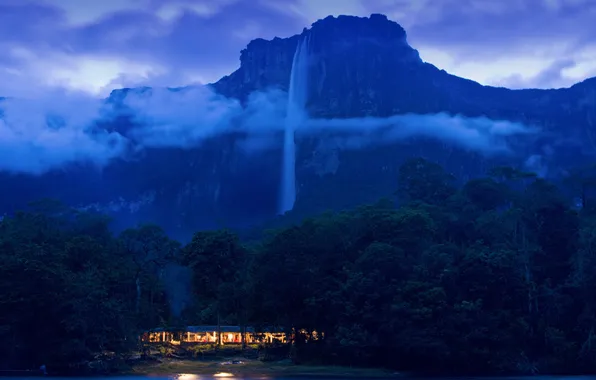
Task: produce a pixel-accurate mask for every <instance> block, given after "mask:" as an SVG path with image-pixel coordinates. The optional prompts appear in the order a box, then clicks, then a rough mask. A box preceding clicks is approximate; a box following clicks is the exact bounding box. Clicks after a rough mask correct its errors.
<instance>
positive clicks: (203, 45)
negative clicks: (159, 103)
mask: <svg viewBox="0 0 596 380" xmlns="http://www.w3.org/2000/svg"><path fill="white" fill-rule="evenodd" d="M87 3H88V2H82V1H78V0H28V1H22V0H3V1H2V2H1V4H0V49H2V51H3V53H4V54H3V56H2V57H0V95H3V96H14V95H17V94H29V92H30V91H34V90H35V91H39V89H38V88H39V87H55V86H66V87H69V88H71V89H78V90H84V91H87V92H91V93H94V94H101V95H106V94H107V93H109V91H110V90H112V89H114V88H118V87H119V86H120V85H122V86H133V85H135V86H137V85H139V86H140V85H149V86H153V85H159V86H163V85H168V86H182V85H186V84H190V83H196V82H201V83H209V82H214V81H216V80H217V79H219V78H220V77H221V76H223V75H226V74H229V73H230V72H232V71H233V70H235V69H236V68H237V67H238V64H239V61H238V57H239V52H240V50H241V49H243V48H244V47H245V46H246V45H247V43H248V42H249V41H250V40H251V39H254V38H256V37H262V38H267V39H269V38H273V37H275V36H279V37H287V36H290V35H293V34H296V33H299V32H300V31H301V30H302V28H303V27H305V26H308V25H309V24H310V23H312V22H313V21H315V20H317V19H319V18H322V17H325V16H327V15H329V14H335V15H337V14H340V13H343V14H346V13H348V14H353V15H358V16H368V15H370V13H373V12H374V13H386V14H387V15H388V16H389V17H390V19H393V20H395V21H396V22H399V23H400V24H402V26H404V28H405V29H406V30H407V32H408V36H409V41H410V43H411V44H412V45H413V46H414V47H415V48H417V49H418V50H419V51H420V53H421V57H422V58H423V59H424V60H426V61H430V62H431V63H433V64H435V65H436V66H438V67H440V68H442V69H445V70H447V71H449V72H452V73H453V74H456V75H459V76H463V77H466V78H470V79H473V80H477V81H479V82H481V83H483V84H500V83H502V82H503V81H507V80H508V79H507V78H511V77H515V76H519V78H520V80H521V83H524V85H528V86H530V87H541V86H542V84H541V83H540V82H536V81H533V80H532V78H533V77H535V76H537V75H538V74H539V73H540V72H541V71H543V70H546V69H547V68H548V67H549V66H551V65H553V64H555V62H556V61H557V60H559V59H560V57H566V58H567V59H571V60H573V61H574V62H576V66H575V67H574V68H573V69H567V70H564V71H563V72H562V73H561V80H560V81H558V82H557V83H559V82H560V83H561V85H565V86H568V85H571V84H573V83H574V82H577V81H580V80H583V79H585V78H586V76H589V75H594V74H596V71H595V70H596V63H595V62H596V46H595V43H594V41H595V40H596V29H594V28H593V27H592V24H593V20H594V17H595V15H596V4H595V3H594V2H593V1H589V0H510V1H505V2H504V1H501V0H457V1H456V0H366V1H365V0H341V1H340V0H326V1H320V0H287V1H285V2H284V3H283V7H282V6H280V5H279V4H280V3H279V2H278V1H273V0H221V1H213V0H211V1H209V0H103V1H100V2H92V3H93V4H87ZM214 39H216V40H217V43H214ZM23 52H28V53H26V54H23ZM47 68H50V70H47Z"/></svg>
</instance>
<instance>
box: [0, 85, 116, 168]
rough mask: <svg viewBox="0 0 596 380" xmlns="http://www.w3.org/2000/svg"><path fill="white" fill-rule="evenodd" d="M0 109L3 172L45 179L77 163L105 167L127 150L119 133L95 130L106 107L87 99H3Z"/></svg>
mask: <svg viewBox="0 0 596 380" xmlns="http://www.w3.org/2000/svg"><path fill="white" fill-rule="evenodd" d="M0 110H1V115H2V117H1V118H0V170H4V171H10V172H27V173H32V174H41V173H43V172H46V171H48V170H51V169H57V168H61V167H63V166H65V165H67V164H72V163H81V162H83V163H92V164H94V165H97V166H103V165H105V164H107V163H108V162H109V161H110V160H111V159H113V158H115V157H118V156H120V155H121V154H122V153H123V152H124V149H125V147H126V141H125V140H124V138H123V137H122V136H121V135H119V134H118V133H116V132H107V131H105V130H97V129H94V128H93V122H94V121H96V120H99V119H101V118H102V114H103V112H104V108H103V103H102V102H100V101H99V100H98V99H95V98H91V97H89V96H87V95H85V94H80V93H77V94H75V93H66V92H58V93H46V94H45V95H44V96H43V97H37V98H29V99H3V100H2V101H1V102H0Z"/></svg>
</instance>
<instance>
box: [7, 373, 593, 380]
mask: <svg viewBox="0 0 596 380" xmlns="http://www.w3.org/2000/svg"><path fill="white" fill-rule="evenodd" d="M5 378H6V379H14V380H17V379H19V380H23V379H28V380H36V379H39V378H40V377H5ZM51 378H52V379H58V380H222V379H223V380H239V379H254V380H259V379H264V377H259V376H256V377H250V376H246V377H244V376H234V375H232V374H231V373H230V374H228V373H225V372H220V373H214V374H213V375H203V374H202V375H195V374H172V375H137V376H93V377H51ZM304 378H308V379H309V380H328V379H329V377H326V376H316V375H313V376H308V377H304V376H300V377H292V376H287V377H285V376H284V377H266V379H267V380H297V379H304ZM333 378H334V379H335V380H344V379H346V380H347V379H352V380H354V379H367V378H366V377H354V376H349V377H340V376H337V377H336V376H334V377H333ZM387 378H388V379H389V378H393V379H403V380H405V379H414V378H410V377H408V376H399V375H398V376H388V377H387ZM531 378H532V380H593V379H594V377H592V376H548V375H544V376H532V377H531ZM415 379H417V380H422V379H423V378H420V377H416V378H415ZM432 379H433V380H456V379H462V380H528V377H527V376H512V377H460V376H454V377H444V378H440V377H438V378H432Z"/></svg>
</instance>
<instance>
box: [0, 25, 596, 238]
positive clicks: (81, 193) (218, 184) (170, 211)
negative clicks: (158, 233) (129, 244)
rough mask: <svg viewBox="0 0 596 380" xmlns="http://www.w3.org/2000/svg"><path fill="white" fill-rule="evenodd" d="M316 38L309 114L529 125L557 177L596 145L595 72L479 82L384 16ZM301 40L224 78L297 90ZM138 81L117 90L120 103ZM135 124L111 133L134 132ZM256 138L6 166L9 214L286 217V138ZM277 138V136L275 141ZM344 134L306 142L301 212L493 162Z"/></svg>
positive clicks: (244, 90) (201, 223) (220, 85)
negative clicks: (425, 163) (33, 167)
mask: <svg viewBox="0 0 596 380" xmlns="http://www.w3.org/2000/svg"><path fill="white" fill-rule="evenodd" d="M307 33H308V34H310V56H311V59H312V64H311V70H310V72H309V78H310V79H309V80H310V82H309V86H308V88H309V100H308V104H307V109H308V112H309V114H310V115H311V116H313V117H317V118H332V117H361V116H389V115H394V114H405V113H419V114H431V113H440V112H444V113H447V114H452V115H455V114H460V115H464V116H469V117H477V116H483V115H484V116H487V117H489V118H494V119H506V120H511V121H519V122H524V123H528V124H533V125H536V126H539V127H540V128H541V129H543V130H545V131H546V132H547V133H546V134H545V135H544V136H545V137H543V138H541V139H538V140H536V141H532V142H531V144H517V143H516V141H513V142H512V143H513V144H514V145H515V144H517V145H515V148H516V149H517V151H516V153H517V156H516V157H514V158H513V160H514V162H515V163H518V164H521V163H523V162H524V161H528V158H532V160H529V161H531V163H532V164H534V165H536V164H539V165H540V167H541V168H542V167H547V168H548V170H549V172H557V171H560V170H563V169H564V168H565V167H566V166H567V165H570V164H572V163H574V162H576V163H577V162H578V161H580V160H587V159H589V157H591V155H592V152H593V151H594V150H595V148H596V134H595V132H594V127H595V126H596V125H595V124H596V79H589V80H586V81H584V82H582V83H578V84H576V85H575V86H572V87H571V88H568V89H559V90H509V89H505V88H494V87H487V86H482V85H480V84H478V83H476V82H473V81H470V80H467V79H463V78H459V77H456V76H453V75H450V74H448V73H447V72H445V71H443V70H439V69H438V68H436V67H435V66H433V65H431V64H429V63H425V62H423V61H422V60H421V59H420V57H419V55H418V52H417V51H416V50H415V49H413V48H412V47H410V46H409V45H408V43H407V38H406V32H405V31H404V29H403V28H402V27H401V26H399V25H398V24H397V23H395V22H392V21H389V20H387V18H386V17H384V16H382V15H372V16H371V17H370V18H358V17H348V16H340V17H338V18H333V17H328V18H326V19H324V20H320V21H317V22H316V23H314V24H313V25H312V28H310V29H305V30H304V31H303V33H302V34H303V35H305V34H307ZM299 40H300V36H293V37H290V38H286V39H280V38H275V39H273V40H271V41H265V40H262V39H257V40H254V41H252V42H251V43H250V44H249V45H248V46H247V48H246V49H244V50H243V51H242V52H241V57H240V60H241V65H240V68H239V69H238V70H237V71H235V72H234V73H232V74H230V75H229V76H226V77H224V78H222V79H221V80H220V81H218V82H217V83H215V84H213V87H214V89H216V91H218V92H220V93H221V94H223V95H225V96H228V97H235V98H238V99H240V100H245V99H246V98H247V96H248V95H249V94H250V93H251V92H252V91H255V90H264V89H268V88H274V87H276V88H281V89H283V90H286V91H287V89H288V84H289V79H290V72H291V66H292V59H293V56H294V52H295V50H296V46H297V44H298V42H299ZM141 90H142V91H146V90H147V89H128V90H120V91H115V92H114V93H113V94H112V97H111V99H112V101H114V102H118V101H119V99H120V98H121V97H122V94H123V93H124V92H125V91H141ZM126 127H127V121H126V120H125V119H123V120H120V121H118V123H116V124H115V125H114V126H113V128H116V129H119V130H125V129H126ZM245 138H246V136H239V135H227V136H220V137H217V138H214V139H212V140H211V141H209V142H207V143H204V144H202V145H201V146H199V147H197V148H194V149H190V150H183V149H160V150H149V151H146V152H144V153H143V154H142V155H140V156H135V157H134V159H127V160H119V161H115V162H114V163H112V164H111V165H110V166H108V167H107V168H105V169H104V170H103V171H101V172H100V171H98V170H95V169H93V168H90V167H85V166H79V165H73V166H71V167H67V168H64V169H61V170H59V171H55V172H52V173H48V174H46V175H44V176H42V177H30V176H25V175H12V174H6V173H0V183H1V184H2V195H3V196H2V197H1V199H0V212H1V211H11V210H12V209H14V208H15V207H21V206H23V205H24V204H25V203H26V202H28V201H30V200H35V199H38V198H41V197H45V196H49V197H54V198H59V199H62V200H65V201H67V202H69V203H71V204H73V205H78V206H85V205H86V206H89V205H94V206H96V207H98V208H100V209H102V210H110V212H112V213H113V214H114V216H115V218H116V219H117V220H118V221H119V223H120V225H122V226H123V225H129V224H131V223H136V222H139V221H155V222H158V223H159V224H161V225H163V226H164V227H166V229H167V230H168V231H169V232H171V233H172V234H174V236H176V237H182V238H185V237H188V235H189V233H190V232H192V231H194V230H196V229H197V228H212V227H223V226H229V227H233V226H239V225H248V224H251V223H254V222H258V221H262V220H266V219H267V218H271V217H273V216H274V215H275V212H276V207H277V204H278V203H277V201H278V195H279V185H280V175H281V173H280V171H281V166H280V162H281V155H282V151H281V147H282V136H281V135H279V136H278V140H279V141H278V142H279V143H278V144H276V146H277V147H278V148H276V149H269V150H265V151H261V152H258V153H255V152H249V151H246V150H245V149H243V142H244V141H245ZM276 138H277V137H276ZM342 144H343V142H342V141H341V139H338V138H337V136H335V135H330V134H328V133H326V134H320V135H317V136H312V135H311V136H303V137H301V138H299V139H298V156H297V161H296V174H297V181H296V184H297V189H298V194H297V201H296V207H295V209H296V212H297V213H302V214H307V213H313V212H317V211H322V210H325V209H329V208H342V207H348V206H352V205H355V204H359V203H362V202H366V201H371V200H374V199H376V198H378V197H380V196H384V195H389V194H392V192H393V191H394V190H395V188H396V186H397V184H396V178H397V168H398V167H399V165H400V163H401V162H403V160H404V159H406V158H408V157H412V156H419V155H422V156H426V157H428V158H431V159H434V160H437V161H439V162H440V163H442V164H443V165H444V166H446V167H447V168H449V170H451V171H452V172H453V173H454V174H455V175H456V176H459V177H460V178H466V177H469V176H474V175H477V174H480V173H482V172H483V171H484V170H485V169H486V168H487V167H488V166H489V165H490V164H492V162H491V161H489V160H488V159H486V158H484V157H483V156H481V155H479V154H476V153H470V152H466V151H464V150H461V149H459V148H457V147H455V146H453V145H451V144H448V143H445V142H441V141H439V140H433V139H432V138H416V139H408V140H406V141H403V142H400V143H387V144H385V145H380V146H379V145H376V146H369V147H365V148H362V149H344V148H345V147H344V145H342Z"/></svg>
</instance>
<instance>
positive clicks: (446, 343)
mask: <svg viewBox="0 0 596 380" xmlns="http://www.w3.org/2000/svg"><path fill="white" fill-rule="evenodd" d="M592 201H593V202H594V203H592ZM0 263H1V264H0V292H1V294H2V297H0V369H20V368H39V366H40V365H42V364H45V365H47V366H48V368H51V367H52V366H53V367H55V368H59V367H68V366H73V365H78V363H85V362H89V361H92V360H95V359H97V358H98V357H101V356H102V355H122V356H126V355H130V354H131V353H132V352H135V351H136V352H138V350H139V344H140V343H139V335H140V334H141V333H142V332H143V331H145V330H147V329H151V328H155V327H166V326H174V325H185V324H215V323H216V320H217V319H219V318H221V323H225V324H233V325H244V326H246V325H254V326H258V325H261V326H265V325H269V326H272V325H275V326H284V328H286V329H294V330H295V331H305V332H306V334H308V332H311V331H317V332H320V333H323V337H322V338H321V339H318V340H316V341H308V342H305V340H304V339H300V337H299V336H297V337H296V341H295V344H294V345H293V346H292V348H291V350H289V355H290V357H291V359H292V360H293V361H294V362H295V363H298V364H309V363H316V364H320V365H326V364H329V365H355V366H365V367H383V368H391V369H395V370H403V371H427V372H428V371H433V372H435V373H439V374H446V373H460V374H461V373H470V374H472V373H474V374H489V373H490V374H493V373H520V374H522V373H523V374H531V373H550V374H554V373H567V374H571V373H593V372H594V371H595V370H596V331H595V327H596V292H595V291H594V289H596V168H595V167H593V166H589V167H585V168H581V169H577V170H575V171H573V172H570V173H568V174H567V175H565V176H563V177H561V178H558V179H557V181H555V182H552V181H549V180H545V179H542V178H538V177H537V176H536V175H534V174H532V173H525V172H522V171H519V170H516V169H513V168H510V167H497V168H493V169H492V170H490V171H489V172H488V173H487V175H486V177H484V178H476V179H472V180H469V181H467V182H465V181H462V180H461V179H457V178H454V177H453V176H452V175H450V174H449V173H447V172H446V171H445V170H444V169H443V168H442V167H441V166H439V165H437V164H435V163H433V162H429V161H426V160H424V159H421V158H417V159H412V160H410V161H408V162H406V163H404V164H403V165H402V167H401V169H400V171H399V175H398V178H395V195H394V197H392V198H387V199H381V200H379V201H378V202H376V203H374V204H369V205H363V206H361V207H358V208H356V209H353V210H346V211H343V212H327V213H324V214H322V215H318V216H315V217H312V218H308V219H305V220H303V221H301V222H300V223H293V224H285V225H283V224H282V223H281V222H280V226H278V227H276V228H270V229H267V230H263V231H262V232H260V233H259V234H256V235H255V234H252V235H250V236H247V235H246V234H243V233H239V232H235V231H230V230H217V231H199V232H197V233H196V234H195V235H194V236H193V238H192V241H190V242H189V243H188V244H181V243H179V242H176V241H174V240H172V239H170V238H169V237H168V236H167V235H166V234H165V233H164V232H163V230H162V229H161V228H160V227H159V226H156V225H141V226H138V227H136V228H130V229H127V230H125V231H122V232H119V233H118V234H115V233H113V232H112V230H111V229H110V220H109V218H108V217H106V216H104V215H98V214H96V213H91V212H85V211H80V210H75V209H71V208H68V207H66V206H65V205H63V204H60V203H58V202H55V201H49V200H43V201H39V202H35V203H32V204H31V206H30V207H29V208H28V209H27V210H24V211H21V212H18V213H16V214H15V215H10V216H5V217H4V218H3V219H2V221H1V222H0ZM218 317H219V318H218Z"/></svg>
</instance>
